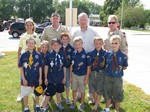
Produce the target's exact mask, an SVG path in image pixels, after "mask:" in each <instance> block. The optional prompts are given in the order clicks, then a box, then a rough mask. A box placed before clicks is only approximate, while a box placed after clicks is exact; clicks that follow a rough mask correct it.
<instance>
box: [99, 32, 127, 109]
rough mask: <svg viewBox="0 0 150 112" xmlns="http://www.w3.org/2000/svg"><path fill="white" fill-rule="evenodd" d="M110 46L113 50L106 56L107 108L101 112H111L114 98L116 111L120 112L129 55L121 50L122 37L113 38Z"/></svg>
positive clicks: (105, 84)
mask: <svg viewBox="0 0 150 112" xmlns="http://www.w3.org/2000/svg"><path fill="white" fill-rule="evenodd" d="M110 44H111V48H112V50H110V51H108V52H106V54H105V64H106V65H105V66H106V68H105V81H104V92H105V93H104V97H105V99H106V108H105V109H104V110H102V111H101V112H110V109H109V106H110V104H111V100H112V98H113V99H114V101H115V111H116V112H119V107H120V102H122V101H123V79H122V76H123V75H124V73H123V70H125V69H126V68H127V66H128V62H127V55H126V54H124V53H123V52H121V50H120V49H119V48H120V44H121V38H120V36H119V35H113V36H111V38H110Z"/></svg>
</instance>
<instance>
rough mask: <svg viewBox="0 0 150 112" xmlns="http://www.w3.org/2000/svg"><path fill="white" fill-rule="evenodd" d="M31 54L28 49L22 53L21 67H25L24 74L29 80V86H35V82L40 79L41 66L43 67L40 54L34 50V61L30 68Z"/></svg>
mask: <svg viewBox="0 0 150 112" xmlns="http://www.w3.org/2000/svg"><path fill="white" fill-rule="evenodd" d="M30 54H31V53H30V52H29V51H27V52H25V53H23V54H22V55H21V58H20V62H19V67H23V71H24V76H25V79H26V80H27V81H28V86H33V85H34V82H38V81H39V75H40V74H39V68H40V67H42V59H41V56H40V54H39V53H37V52H36V51H35V50H34V51H33V53H32V56H33V63H32V65H31V68H30V67H29V65H28V63H29V57H30ZM21 83H22V82H21Z"/></svg>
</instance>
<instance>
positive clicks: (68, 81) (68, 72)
mask: <svg viewBox="0 0 150 112" xmlns="http://www.w3.org/2000/svg"><path fill="white" fill-rule="evenodd" d="M65 86H66V88H69V87H70V68H66V83H65Z"/></svg>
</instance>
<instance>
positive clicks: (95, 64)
mask: <svg viewBox="0 0 150 112" xmlns="http://www.w3.org/2000/svg"><path fill="white" fill-rule="evenodd" d="M98 60H99V52H98V51H97V54H96V58H95V60H94V62H93V64H92V69H95V68H96V67H97V65H98Z"/></svg>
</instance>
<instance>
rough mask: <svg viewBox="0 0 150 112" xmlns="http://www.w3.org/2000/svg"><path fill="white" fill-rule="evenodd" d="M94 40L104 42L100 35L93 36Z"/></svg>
mask: <svg viewBox="0 0 150 112" xmlns="http://www.w3.org/2000/svg"><path fill="white" fill-rule="evenodd" d="M96 40H99V41H102V42H103V43H104V40H103V39H102V38H101V37H99V36H96V37H94V42H95V41H96Z"/></svg>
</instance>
